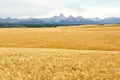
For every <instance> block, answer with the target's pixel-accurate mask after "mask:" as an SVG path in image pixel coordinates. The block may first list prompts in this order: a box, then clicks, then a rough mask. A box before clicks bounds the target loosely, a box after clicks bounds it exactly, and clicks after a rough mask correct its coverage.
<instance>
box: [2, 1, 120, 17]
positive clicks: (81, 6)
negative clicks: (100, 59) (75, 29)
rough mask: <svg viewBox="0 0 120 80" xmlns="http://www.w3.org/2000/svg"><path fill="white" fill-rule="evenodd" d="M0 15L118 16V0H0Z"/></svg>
mask: <svg viewBox="0 0 120 80" xmlns="http://www.w3.org/2000/svg"><path fill="white" fill-rule="evenodd" d="M0 10H1V11H0V17H16V18H28V17H35V18H39V17H51V16H54V15H59V14H60V13H63V14H64V15H65V16H69V15H73V16H82V17H85V18H94V17H100V18H105V17H120V0H0Z"/></svg>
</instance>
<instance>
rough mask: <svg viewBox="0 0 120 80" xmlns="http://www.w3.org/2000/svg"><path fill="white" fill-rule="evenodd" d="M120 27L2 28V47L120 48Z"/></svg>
mask: <svg viewBox="0 0 120 80" xmlns="http://www.w3.org/2000/svg"><path fill="white" fill-rule="evenodd" d="M119 34H120V27H104V28H103V27H94V28H91V27H89V28H83V27H82V28H80V27H69V28H68V27H67V28H64V27H62V28H61V27H58V28H37V29H35V28H29V29H28V28H22V29H20V28H12V29H9V28H7V29H6V28H5V29H0V47H30V48H61V49H78V50H120V35H119Z"/></svg>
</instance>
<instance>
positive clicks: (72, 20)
mask: <svg viewBox="0 0 120 80" xmlns="http://www.w3.org/2000/svg"><path fill="white" fill-rule="evenodd" d="M116 23H120V18H115V17H110V18H105V19H99V18H83V17H81V16H78V17H73V16H72V15H71V16H69V17H65V16H64V15H63V14H60V15H59V16H53V17H51V18H27V19H17V18H10V17H9V18H0V27H9V25H17V26H19V25H23V26H28V27H32V26H33V27H34V26H35V27H43V26H46V27H49V26H58V25H82V24H116Z"/></svg>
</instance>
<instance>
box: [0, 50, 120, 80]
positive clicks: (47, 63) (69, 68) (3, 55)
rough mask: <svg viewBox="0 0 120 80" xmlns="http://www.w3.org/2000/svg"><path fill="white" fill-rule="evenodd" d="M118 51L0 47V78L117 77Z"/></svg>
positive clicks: (119, 76)
mask: <svg viewBox="0 0 120 80" xmlns="http://www.w3.org/2000/svg"><path fill="white" fill-rule="evenodd" d="M119 53H120V52H119V51H89V50H88V51H86V50H64V49H35V48H34V49H32V48H31V49H29V48H23V49H22V48H21V49H20V48H1V49H0V60H1V61H0V80H119V79H120V60H119V58H120V54H119Z"/></svg>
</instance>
